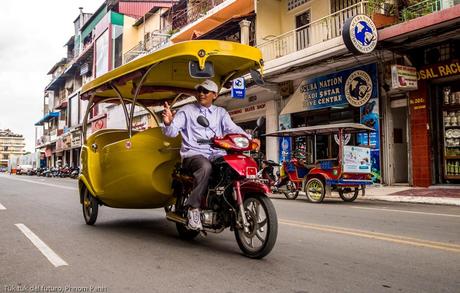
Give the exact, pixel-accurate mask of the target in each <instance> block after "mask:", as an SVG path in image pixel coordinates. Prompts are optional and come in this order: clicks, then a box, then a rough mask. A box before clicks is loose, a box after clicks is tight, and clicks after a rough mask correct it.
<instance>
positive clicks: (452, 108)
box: [430, 76, 460, 184]
mask: <svg viewBox="0 0 460 293" xmlns="http://www.w3.org/2000/svg"><path fill="white" fill-rule="evenodd" d="M459 81H460V79H459V77H458V76H456V77H454V78H448V79H439V80H436V81H434V82H433V85H434V86H433V87H432V91H431V95H432V96H433V97H434V98H433V99H432V101H431V102H432V107H433V109H434V111H432V113H431V117H430V118H431V121H432V127H433V132H432V146H433V155H434V158H435V159H434V162H433V163H434V172H433V173H434V176H435V182H436V183H437V184H439V183H440V184H459V183H460V85H459Z"/></svg>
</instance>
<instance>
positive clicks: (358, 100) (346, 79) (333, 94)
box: [300, 64, 377, 110]
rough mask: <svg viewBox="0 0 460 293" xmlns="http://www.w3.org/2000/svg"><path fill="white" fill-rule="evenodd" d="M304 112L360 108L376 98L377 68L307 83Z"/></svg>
mask: <svg viewBox="0 0 460 293" xmlns="http://www.w3.org/2000/svg"><path fill="white" fill-rule="evenodd" d="M300 92H301V93H302V94H303V97H304V101H303V108H304V109H303V110H316V109H322V108H327V107H333V106H343V105H347V104H351V105H352V106H354V107H361V106H362V105H364V104H366V103H367V102H368V101H369V100H370V99H372V98H375V97H377V66H376V65H375V64H369V65H364V66H360V67H356V68H352V69H348V70H343V71H340V72H337V73H333V74H328V75H325V76H320V77H317V78H313V79H308V80H306V81H304V82H303V83H302V84H301V85H300Z"/></svg>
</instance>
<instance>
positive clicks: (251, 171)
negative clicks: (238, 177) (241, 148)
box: [246, 167, 257, 179]
mask: <svg viewBox="0 0 460 293" xmlns="http://www.w3.org/2000/svg"><path fill="white" fill-rule="evenodd" d="M246 178H249V179H256V178H257V168H255V167H247V168H246Z"/></svg>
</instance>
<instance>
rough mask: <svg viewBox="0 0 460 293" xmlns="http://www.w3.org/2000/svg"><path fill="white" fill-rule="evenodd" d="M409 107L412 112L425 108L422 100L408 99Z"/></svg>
mask: <svg viewBox="0 0 460 293" xmlns="http://www.w3.org/2000/svg"><path fill="white" fill-rule="evenodd" d="M409 105H410V107H411V108H412V109H413V110H421V109H425V108H426V103H425V99H424V98H410V99H409Z"/></svg>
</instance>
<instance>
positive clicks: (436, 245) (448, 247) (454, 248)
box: [278, 219, 460, 253]
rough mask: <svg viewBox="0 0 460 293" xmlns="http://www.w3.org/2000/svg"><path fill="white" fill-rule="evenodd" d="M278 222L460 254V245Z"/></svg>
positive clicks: (289, 221)
mask: <svg viewBox="0 0 460 293" xmlns="http://www.w3.org/2000/svg"><path fill="white" fill-rule="evenodd" d="M278 222H279V223H280V224H284V225H288V226H293V227H298V228H306V229H313V230H319V231H323V232H332V233H339V234H345V235H351V236H357V237H364V238H370V239H377V240H384V241H389V242H394V243H399V244H407V245H413V246H420V247H427V248H433V249H439V250H445V251H450V252H457V253H460V245H457V244H451V243H444V242H436V241H429V240H423V239H416V238H410V237H405V236H399V235H391V234H385V233H378V232H370V231H364V230H358V229H350V228H342V227H334V226H326V225H318V224H309V223H303V222H297V221H291V220H284V219H280V220H279V221H278Z"/></svg>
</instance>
